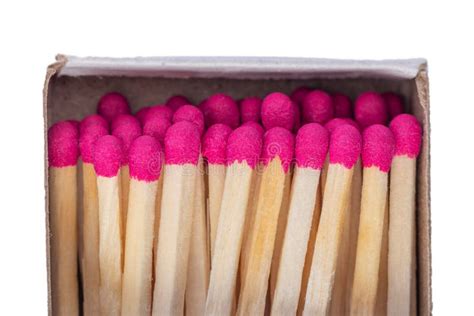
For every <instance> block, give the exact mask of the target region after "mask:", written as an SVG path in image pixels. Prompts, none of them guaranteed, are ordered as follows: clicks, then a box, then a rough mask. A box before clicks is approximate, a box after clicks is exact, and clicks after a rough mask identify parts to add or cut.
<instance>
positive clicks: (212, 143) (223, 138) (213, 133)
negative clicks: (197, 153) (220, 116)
mask: <svg viewBox="0 0 474 316" xmlns="http://www.w3.org/2000/svg"><path fill="white" fill-rule="evenodd" d="M230 133H232V129H231V128H230V127H229V126H227V125H224V124H214V125H212V126H211V127H209V128H208V129H207V131H206V133H205V134H204V138H203V141H202V155H203V156H204V157H205V158H206V159H207V161H208V162H209V163H210V164H219V165H224V164H225V163H226V148H227V139H228V138H229V135H230Z"/></svg>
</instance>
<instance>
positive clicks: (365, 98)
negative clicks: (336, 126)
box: [354, 91, 388, 129]
mask: <svg viewBox="0 0 474 316" xmlns="http://www.w3.org/2000/svg"><path fill="white" fill-rule="evenodd" d="M354 116H355V119H356V121H357V122H358V123H359V125H360V127H361V128H362V129H365V128H366V127H369V126H370V125H373V124H382V125H384V124H386V123H387V120H388V112H387V105H386V104H385V101H384V99H383V98H382V97H381V96H380V94H378V93H377V92H372V91H368V92H364V93H362V94H361V95H359V96H358V97H357V99H356V101H355V105H354Z"/></svg>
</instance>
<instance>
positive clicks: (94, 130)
mask: <svg viewBox="0 0 474 316" xmlns="http://www.w3.org/2000/svg"><path fill="white" fill-rule="evenodd" d="M108 133H109V132H108V130H107V129H106V128H105V127H104V126H103V125H98V124H95V125H89V126H88V127H85V128H83V129H82V131H81V136H80V137H79V149H80V151H81V157H82V161H83V162H85V163H93V162H94V151H95V143H96V141H97V139H99V138H100V137H102V136H105V135H107V134H108Z"/></svg>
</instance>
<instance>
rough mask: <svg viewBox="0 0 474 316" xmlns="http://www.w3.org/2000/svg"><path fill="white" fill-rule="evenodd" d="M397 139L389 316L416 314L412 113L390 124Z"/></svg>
mask: <svg viewBox="0 0 474 316" xmlns="http://www.w3.org/2000/svg"><path fill="white" fill-rule="evenodd" d="M390 130H391V131H392V133H393V135H394V137H395V156H394V158H393V161H392V168H391V171H390V220H389V223H390V226H389V253H388V303H387V314H388V315H389V316H394V315H412V314H416V310H413V309H412V308H413V306H416V302H414V300H416V287H413V284H414V283H415V282H413V280H414V279H416V275H415V267H416V256H414V255H413V254H414V253H415V245H416V240H415V229H416V214H415V212H416V201H415V198H416V158H417V156H418V154H419V153H420V146H421V135H422V130H421V126H420V124H419V123H418V121H417V119H416V118H415V117H414V116H412V115H409V114H401V115H398V116H397V117H395V118H394V119H393V120H392V122H391V123H390Z"/></svg>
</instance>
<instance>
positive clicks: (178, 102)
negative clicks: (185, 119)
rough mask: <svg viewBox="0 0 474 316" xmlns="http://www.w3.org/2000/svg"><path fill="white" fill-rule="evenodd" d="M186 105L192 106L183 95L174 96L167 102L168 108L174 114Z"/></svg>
mask: <svg viewBox="0 0 474 316" xmlns="http://www.w3.org/2000/svg"><path fill="white" fill-rule="evenodd" d="M186 104H192V103H191V101H189V100H188V98H186V97H185V96H183V95H173V96H171V97H170V98H169V99H168V100H166V106H167V107H169V108H170V109H171V110H172V111H173V112H176V111H177V110H178V109H179V108H180V107H181V106H183V105H186Z"/></svg>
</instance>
